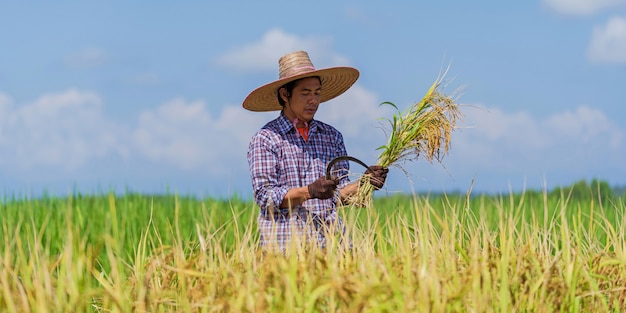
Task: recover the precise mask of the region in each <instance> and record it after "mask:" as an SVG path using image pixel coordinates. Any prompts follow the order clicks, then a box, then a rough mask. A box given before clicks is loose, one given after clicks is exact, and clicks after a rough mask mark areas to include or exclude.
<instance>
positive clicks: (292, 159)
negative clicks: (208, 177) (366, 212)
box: [248, 112, 350, 249]
mask: <svg viewBox="0 0 626 313" xmlns="http://www.w3.org/2000/svg"><path fill="white" fill-rule="evenodd" d="M344 155H347V153H346V148H345V145H344V142H343V136H342V135H341V133H340V132H339V131H338V130H337V129H335V128H334V127H332V126H330V125H328V124H325V123H322V122H320V121H317V120H312V121H311V122H309V140H308V141H305V140H304V138H302V136H301V135H300V134H298V132H297V130H296V129H295V127H294V126H293V124H292V123H291V122H290V121H289V119H288V118H287V117H286V116H285V115H284V114H283V113H282V112H281V114H280V116H279V117H278V118H276V119H274V120H272V121H270V122H269V123H267V124H266V125H265V126H264V127H263V128H261V130H259V131H258V132H257V133H256V134H255V135H254V137H252V140H251V141H250V146H249V147H248V164H249V166H250V176H251V178H252V188H253V190H254V199H255V202H256V203H257V205H258V206H259V207H260V209H261V212H260V214H259V217H258V223H259V231H260V235H261V236H260V237H261V238H260V244H261V246H268V245H275V246H277V247H278V248H280V249H284V248H285V247H286V245H288V244H289V242H290V241H291V240H292V239H295V238H296V237H304V238H305V239H306V240H311V239H312V240H316V241H317V244H319V245H320V246H322V247H324V246H325V244H326V235H327V233H328V226H331V228H332V229H333V231H334V230H341V231H343V224H342V222H341V218H340V217H339V216H338V215H337V211H336V200H335V199H324V200H322V199H309V200H307V201H305V202H304V203H302V204H301V205H298V206H295V207H292V208H291V209H287V208H283V209H281V208H280V204H281V202H282V201H283V199H284V198H285V195H286V194H287V191H288V190H289V189H292V188H299V187H302V186H306V185H309V184H311V183H312V182H314V181H315V180H316V179H318V178H320V177H322V176H324V175H325V174H326V166H327V165H328V163H329V162H330V161H331V160H332V159H333V158H335V157H338V156H344ZM348 170H349V164H348V162H347V161H341V162H337V164H336V165H335V166H334V167H333V171H332V172H333V174H334V175H336V176H337V177H339V178H340V180H339V185H338V186H337V190H339V189H341V188H343V187H345V186H346V185H348V184H349V183H350V180H349V178H348V175H347V174H348ZM337 193H338V191H337ZM335 198H337V197H335ZM290 211H291V212H290Z"/></svg>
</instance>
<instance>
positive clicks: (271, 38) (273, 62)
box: [215, 28, 349, 73]
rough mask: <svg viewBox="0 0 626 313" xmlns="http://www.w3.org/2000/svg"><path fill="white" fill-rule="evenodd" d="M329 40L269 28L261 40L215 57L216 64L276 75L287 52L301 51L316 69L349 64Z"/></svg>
mask: <svg viewBox="0 0 626 313" xmlns="http://www.w3.org/2000/svg"><path fill="white" fill-rule="evenodd" d="M331 42H332V41H331V39H330V38H324V37H299V36H296V35H293V34H289V33H286V32H284V31H283V30H282V29H279V28H276V29H271V30H269V31H268V32H267V33H265V35H263V38H261V40H260V41H258V42H255V43H252V44H248V45H245V46H243V47H239V48H236V49H233V50H231V51H229V52H227V53H225V54H224V55H222V56H220V57H218V58H217V59H216V61H215V63H216V64H218V65H220V66H224V67H228V68H233V69H235V70H242V71H248V70H251V71H275V72H276V73H278V59H279V58H280V57H281V56H283V55H284V54H286V53H289V52H293V51H298V50H304V51H306V52H308V54H309V57H310V58H311V61H312V62H313V64H314V65H315V66H316V67H317V68H320V67H326V66H335V65H348V62H349V60H348V59H347V58H345V57H343V56H340V55H337V54H335V53H331V52H329V51H332V49H330V45H331Z"/></svg>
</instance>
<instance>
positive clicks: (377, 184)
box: [364, 165, 389, 190]
mask: <svg viewBox="0 0 626 313" xmlns="http://www.w3.org/2000/svg"><path fill="white" fill-rule="evenodd" d="M387 173H389V168H387V167H383V166H380V165H371V166H370V167H369V168H368V169H367V170H366V171H365V174H364V176H368V178H369V181H368V180H365V181H367V182H369V183H370V184H371V185H372V186H374V188H375V189H376V190H380V189H382V188H383V186H384V185H385V180H386V179H387Z"/></svg>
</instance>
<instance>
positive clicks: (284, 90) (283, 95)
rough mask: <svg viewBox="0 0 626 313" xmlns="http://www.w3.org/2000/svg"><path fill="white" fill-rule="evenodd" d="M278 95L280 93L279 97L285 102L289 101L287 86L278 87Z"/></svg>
mask: <svg viewBox="0 0 626 313" xmlns="http://www.w3.org/2000/svg"><path fill="white" fill-rule="evenodd" d="M278 95H280V98H281V99H283V101H285V103H286V102H288V101H289V93H288V92H287V88H280V89H278Z"/></svg>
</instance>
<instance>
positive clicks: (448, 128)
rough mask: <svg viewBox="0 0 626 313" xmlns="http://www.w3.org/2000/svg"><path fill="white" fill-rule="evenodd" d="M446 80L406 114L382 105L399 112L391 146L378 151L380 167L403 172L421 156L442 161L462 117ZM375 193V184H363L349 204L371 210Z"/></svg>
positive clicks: (438, 82)
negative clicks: (446, 91)
mask: <svg viewBox="0 0 626 313" xmlns="http://www.w3.org/2000/svg"><path fill="white" fill-rule="evenodd" d="M444 77H445V73H444V74H443V75H441V76H440V77H438V78H437V79H436V80H435V82H434V83H433V84H432V86H431V87H430V89H428V92H426V95H425V96H424V97H423V98H422V100H421V101H419V102H417V103H415V104H414V105H413V106H411V107H409V108H408V109H407V110H406V111H404V112H401V111H400V110H399V109H398V107H397V106H396V105H395V104H393V103H391V102H383V103H382V104H381V105H391V106H392V107H394V108H395V109H396V111H397V113H396V114H394V115H393V117H392V118H391V119H388V120H387V121H388V122H389V125H390V128H391V129H390V130H389V132H388V134H389V139H388V140H387V144H386V145H383V146H380V147H379V148H378V149H377V150H380V151H381V152H380V155H379V156H378V164H379V165H382V166H385V167H390V166H396V167H399V168H401V169H402V165H401V164H400V163H402V162H404V161H412V160H417V159H418V158H419V157H420V156H422V157H424V158H426V159H427V160H428V161H430V162H431V163H432V161H433V160H437V161H438V162H440V163H441V162H442V160H443V157H444V156H445V155H446V154H447V153H448V150H449V148H450V139H451V133H452V131H454V130H455V128H456V121H457V119H459V118H460V116H461V112H460V110H459V106H458V105H457V104H456V103H455V100H454V98H453V97H456V92H455V93H454V94H452V95H450V96H449V95H446V94H444V93H443V92H442V90H441V89H443V87H444V84H443V83H444V80H443V78H444ZM361 163H362V162H361ZM362 179H363V178H362ZM373 192H374V187H373V186H372V185H371V184H360V188H359V191H358V192H357V194H356V195H354V196H353V198H352V199H349V201H350V202H351V203H353V204H355V205H357V206H363V207H370V206H371V204H372V203H371V199H372V194H373Z"/></svg>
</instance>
